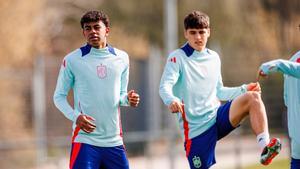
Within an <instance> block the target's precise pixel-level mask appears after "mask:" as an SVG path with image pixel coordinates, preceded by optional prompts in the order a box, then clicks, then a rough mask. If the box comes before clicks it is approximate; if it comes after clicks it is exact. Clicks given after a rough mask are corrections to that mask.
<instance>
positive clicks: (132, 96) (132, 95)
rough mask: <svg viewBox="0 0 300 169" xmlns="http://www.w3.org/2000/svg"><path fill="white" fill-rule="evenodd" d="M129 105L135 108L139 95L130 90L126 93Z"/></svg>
mask: <svg viewBox="0 0 300 169" xmlns="http://www.w3.org/2000/svg"><path fill="white" fill-rule="evenodd" d="M127 96H128V101H129V105H130V106H132V107H137V106H138V104H139V102H140V95H139V94H137V93H136V92H135V91H134V90H130V91H129V92H128V93H127Z"/></svg>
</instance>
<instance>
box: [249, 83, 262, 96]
mask: <svg viewBox="0 0 300 169" xmlns="http://www.w3.org/2000/svg"><path fill="white" fill-rule="evenodd" d="M247 91H256V92H259V93H261V88H260V84H259V83H258V82H256V83H249V84H248V85H247Z"/></svg>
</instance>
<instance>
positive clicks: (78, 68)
mask: <svg viewBox="0 0 300 169" xmlns="http://www.w3.org/2000/svg"><path fill="white" fill-rule="evenodd" d="M80 23H81V27H82V33H83V36H84V37H85V39H86V41H87V44H86V45H84V46H82V47H81V48H79V49H76V50H74V51H73V52H71V53H69V54H68V55H67V56H66V57H65V58H64V60H63V62H62V66H61V69H60V72H59V76H58V80H57V85H56V90H55V93H54V96H53V99H54V103H55V105H56V107H57V108H58V109H59V110H60V111H61V112H62V113H63V114H64V115H65V116H66V117H67V118H68V119H69V120H71V121H72V122H73V136H72V150H71V157H70V169H99V168H105V169H128V168H129V164H128V159H127V157H126V152H125V149H124V146H123V138H122V126H121V117H120V106H128V105H130V106H132V107H137V106H138V103H139V95H138V94H137V93H136V92H135V91H134V90H131V91H129V92H128V93H127V86H128V77H129V58H128V55H127V53H126V52H124V51H122V50H119V49H116V48H114V47H112V46H110V45H109V44H108V43H107V37H108V34H109V31H110V27H109V18H108V16H107V15H106V14H105V13H103V12H99V11H89V12H87V13H85V14H84V15H83V16H82V18H81V21H80ZM70 89H73V92H74V109H73V108H72V107H71V106H70V105H69V104H68V102H67V98H66V97H67V95H68V92H69V90H70Z"/></svg>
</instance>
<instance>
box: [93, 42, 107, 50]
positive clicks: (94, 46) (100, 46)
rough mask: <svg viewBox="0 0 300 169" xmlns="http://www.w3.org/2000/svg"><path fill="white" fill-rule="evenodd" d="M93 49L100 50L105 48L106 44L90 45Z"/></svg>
mask: <svg viewBox="0 0 300 169" xmlns="http://www.w3.org/2000/svg"><path fill="white" fill-rule="evenodd" d="M89 45H91V46H92V47H93V48H96V49H101V48H105V47H106V46H107V43H106V42H101V43H100V44H90V43H89Z"/></svg>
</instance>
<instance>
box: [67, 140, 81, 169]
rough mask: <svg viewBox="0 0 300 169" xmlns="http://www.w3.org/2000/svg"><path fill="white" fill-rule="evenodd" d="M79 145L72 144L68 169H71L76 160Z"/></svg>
mask: <svg viewBox="0 0 300 169" xmlns="http://www.w3.org/2000/svg"><path fill="white" fill-rule="evenodd" d="M80 147H81V143H73V144H72V152H71V158H70V166H69V167H70V169H72V168H73V166H74V163H75V161H76V158H77V156H78V153H79V151H80Z"/></svg>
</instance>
